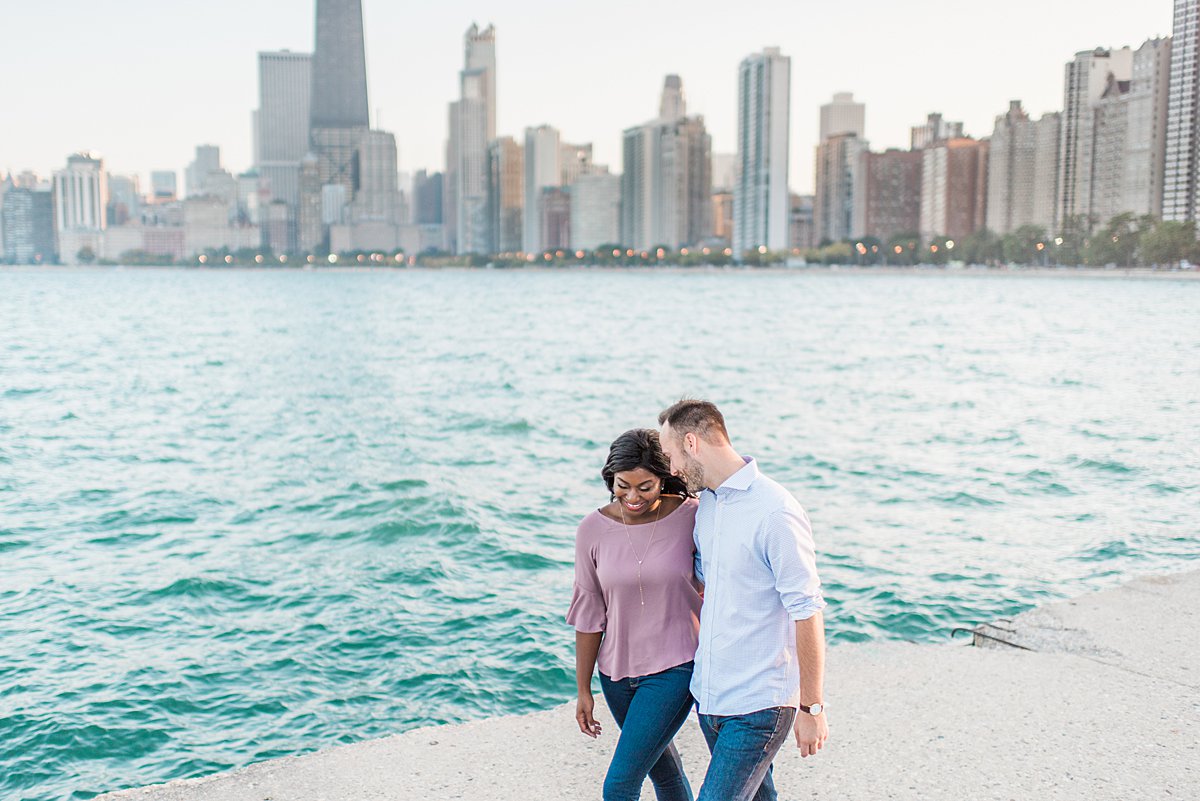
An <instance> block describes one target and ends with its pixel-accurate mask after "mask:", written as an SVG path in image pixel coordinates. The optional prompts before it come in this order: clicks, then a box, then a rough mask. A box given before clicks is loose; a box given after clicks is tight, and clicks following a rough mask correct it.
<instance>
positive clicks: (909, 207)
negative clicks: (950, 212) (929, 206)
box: [855, 149, 922, 243]
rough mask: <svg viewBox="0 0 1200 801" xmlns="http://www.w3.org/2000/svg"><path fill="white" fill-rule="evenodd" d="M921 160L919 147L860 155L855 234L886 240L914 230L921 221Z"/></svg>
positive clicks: (911, 232)
mask: <svg viewBox="0 0 1200 801" xmlns="http://www.w3.org/2000/svg"><path fill="white" fill-rule="evenodd" d="M921 161H922V157H921V151H919V150H896V149H891V150H887V151H884V152H883V153H865V154H864V155H863V160H862V162H861V164H862V172H863V180H862V191H861V192H860V193H859V194H861V195H862V197H861V198H860V199H859V204H860V206H861V210H860V212H859V214H858V217H859V218H860V220H861V221H856V222H858V228H859V230H858V231H856V232H855V233H856V234H857V235H861V236H873V237H875V238H877V239H879V240H880V241H882V242H884V243H886V242H887V241H888V240H890V239H891V238H892V237H895V236H897V235H900V234H909V235H911V234H913V233H915V232H916V231H917V229H918V228H919V227H920V224H921Z"/></svg>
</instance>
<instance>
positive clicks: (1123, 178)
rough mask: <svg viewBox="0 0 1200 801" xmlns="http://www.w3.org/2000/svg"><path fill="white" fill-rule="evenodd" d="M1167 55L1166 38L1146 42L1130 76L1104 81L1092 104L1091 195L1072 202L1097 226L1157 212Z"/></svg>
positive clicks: (1135, 53) (1161, 175)
mask: <svg viewBox="0 0 1200 801" xmlns="http://www.w3.org/2000/svg"><path fill="white" fill-rule="evenodd" d="M1170 56H1171V44H1170V40H1169V39H1151V40H1149V41H1147V42H1145V43H1144V44H1143V45H1142V46H1141V47H1139V48H1138V49H1137V50H1136V51H1134V53H1133V67H1132V77H1131V79H1130V80H1129V81H1119V80H1109V81H1108V84H1107V85H1106V86H1105V89H1104V92H1103V93H1102V94H1101V96H1100V99H1099V101H1098V102H1097V103H1096V104H1095V107H1094V120H1093V124H1092V135H1093V140H1094V141H1093V143H1092V164H1091V180H1090V191H1091V194H1090V196H1089V197H1087V198H1082V197H1081V198H1077V203H1078V204H1080V205H1081V206H1082V207H1084V208H1086V212H1085V213H1086V214H1087V215H1088V217H1089V218H1090V219H1091V220H1092V221H1093V222H1094V223H1095V224H1096V225H1103V224H1104V223H1105V222H1107V221H1108V220H1110V219H1112V218H1113V217H1115V216H1117V215H1118V214H1124V213H1133V214H1136V215H1139V216H1140V215H1144V214H1153V215H1155V216H1158V215H1159V214H1160V213H1161V211H1162V191H1163V159H1164V150H1165V134H1166V124H1167V82H1168V76H1169V74H1170Z"/></svg>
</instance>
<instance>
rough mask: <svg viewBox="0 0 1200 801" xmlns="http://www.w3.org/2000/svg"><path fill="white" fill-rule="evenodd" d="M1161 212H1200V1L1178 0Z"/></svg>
mask: <svg viewBox="0 0 1200 801" xmlns="http://www.w3.org/2000/svg"><path fill="white" fill-rule="evenodd" d="M1170 86H1171V88H1170V96H1169V97H1168V99H1167V136H1166V163H1165V165H1164V172H1165V179H1164V185H1163V205H1162V216H1163V219H1164V220H1177V221H1187V220H1193V221H1194V220H1196V219H1197V217H1198V216H1200V214H1198V212H1200V209H1198V208H1197V207H1198V206H1200V0H1175V21H1174V25H1173V27H1172V35H1171V85H1170Z"/></svg>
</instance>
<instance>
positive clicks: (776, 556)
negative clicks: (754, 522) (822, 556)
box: [762, 507, 825, 620]
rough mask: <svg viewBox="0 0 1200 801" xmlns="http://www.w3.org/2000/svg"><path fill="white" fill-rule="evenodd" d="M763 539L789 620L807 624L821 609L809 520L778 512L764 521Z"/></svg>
mask: <svg viewBox="0 0 1200 801" xmlns="http://www.w3.org/2000/svg"><path fill="white" fill-rule="evenodd" d="M762 536H763V538H764V540H765V541H764V543H763V545H764V551H765V553H766V556H767V562H768V563H769V564H770V567H771V572H772V574H773V575H774V576H775V589H776V591H777V592H778V593H779V599H780V601H782V603H783V606H784V608H785V609H787V612H788V615H789V616H790V617H791V619H792V620H807V619H808V618H810V617H812V616H813V615H815V614H816V613H817V612H820V611H821V610H822V609H824V608H825V599H824V598H823V597H821V579H820V578H819V577H818V576H817V558H816V545H815V544H814V543H813V535H812V524H811V523H809V521H808V516H807V515H806V514H804V512H803V511H802V510H798V509H789V508H787V507H784V508H782V509H779V510H777V511H775V512H773V513H771V514H770V515H769V516H768V517H767V519H766V520H765V521H764V523H763V527H762Z"/></svg>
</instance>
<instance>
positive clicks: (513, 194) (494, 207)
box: [488, 136, 525, 253]
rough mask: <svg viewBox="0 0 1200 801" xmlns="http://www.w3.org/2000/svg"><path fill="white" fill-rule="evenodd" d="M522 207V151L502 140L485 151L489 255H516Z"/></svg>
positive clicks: (523, 194)
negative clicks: (489, 237)
mask: <svg viewBox="0 0 1200 801" xmlns="http://www.w3.org/2000/svg"><path fill="white" fill-rule="evenodd" d="M524 203H525V168H524V151H523V150H522V149H521V146H520V145H519V144H517V141H516V140H515V139H513V138H512V137H511V136H502V137H500V138H499V139H495V140H493V141H492V143H491V145H490V146H489V147H488V230H489V232H490V234H491V241H490V247H489V248H488V250H489V251H490V252H492V253H516V252H517V251H519V250H520V249H521V227H522V223H521V217H522V215H521V210H522V206H523V205H524Z"/></svg>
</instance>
